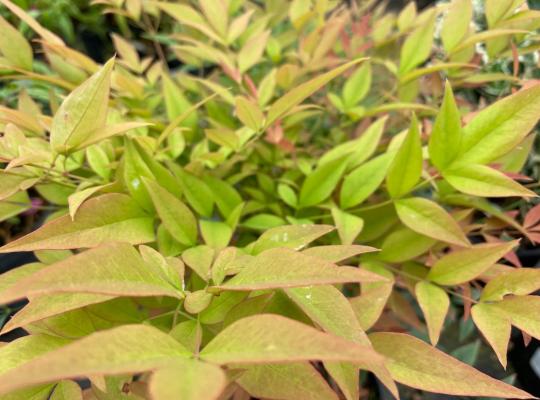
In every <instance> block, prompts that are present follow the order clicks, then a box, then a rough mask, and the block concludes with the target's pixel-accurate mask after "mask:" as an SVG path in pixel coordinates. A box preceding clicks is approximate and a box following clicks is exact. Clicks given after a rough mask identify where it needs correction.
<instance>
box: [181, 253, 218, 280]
mask: <svg viewBox="0 0 540 400" xmlns="http://www.w3.org/2000/svg"><path fill="white" fill-rule="evenodd" d="M214 255H215V251H214V249H213V248H211V247H210V246H196V247H192V248H190V249H187V250H186V251H184V252H183V253H182V260H184V262H185V263H186V265H187V266H188V267H189V268H191V269H192V270H193V271H195V272H196V273H197V275H199V276H200V277H201V278H202V279H204V280H205V281H206V280H208V278H209V277H210V276H209V275H210V267H211V266H212V262H213V261H214Z"/></svg>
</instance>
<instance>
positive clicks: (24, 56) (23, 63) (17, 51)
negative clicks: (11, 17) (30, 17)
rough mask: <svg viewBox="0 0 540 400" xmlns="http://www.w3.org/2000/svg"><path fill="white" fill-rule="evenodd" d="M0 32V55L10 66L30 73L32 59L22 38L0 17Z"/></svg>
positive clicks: (30, 50)
mask: <svg viewBox="0 0 540 400" xmlns="http://www.w3.org/2000/svg"><path fill="white" fill-rule="evenodd" d="M0 31H2V35H1V36H0V53H1V54H2V55H3V56H4V58H5V59H6V60H7V61H8V62H9V64H10V65H12V66H14V67H17V68H21V69H25V70H28V71H31V70H32V61H33V59H34V57H33V54H32V47H31V46H30V44H29V43H28V42H27V40H26V39H25V38H24V36H23V35H22V34H21V33H20V32H19V31H18V30H17V29H15V28H14V27H13V26H11V25H10V24H9V23H8V22H7V21H6V20H5V19H4V18H3V17H1V16H0Z"/></svg>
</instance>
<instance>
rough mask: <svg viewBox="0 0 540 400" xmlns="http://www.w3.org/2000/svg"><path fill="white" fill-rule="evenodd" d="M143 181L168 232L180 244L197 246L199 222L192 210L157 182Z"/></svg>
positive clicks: (144, 179)
mask: <svg viewBox="0 0 540 400" xmlns="http://www.w3.org/2000/svg"><path fill="white" fill-rule="evenodd" d="M142 179H143V182H144V185H145V186H146V188H147V189H148V193H149V194H150V197H151V198H152V202H153V203H154V206H155V207H156V210H157V213H158V215H159V218H160V219H161V221H162V222H163V225H164V226H165V228H166V229H167V231H169V233H170V234H171V235H172V237H174V238H175V239H176V240H178V241H179V242H180V243H183V244H187V245H193V244H195V242H196V239H197V220H196V219H195V216H194V215H193V213H192V212H191V211H190V209H189V208H188V207H187V206H186V205H185V204H184V203H182V202H181V201H180V200H179V199H178V198H177V197H176V196H175V195H173V194H172V193H170V192H169V191H167V189H164V188H163V187H161V186H160V185H159V184H157V183H156V182H155V181H153V180H151V179H146V178H144V177H143V178H142Z"/></svg>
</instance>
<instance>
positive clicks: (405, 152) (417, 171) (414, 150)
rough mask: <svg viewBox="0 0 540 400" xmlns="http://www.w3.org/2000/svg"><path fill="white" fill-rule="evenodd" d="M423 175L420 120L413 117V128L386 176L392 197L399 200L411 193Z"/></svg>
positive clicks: (410, 129)
mask: <svg viewBox="0 0 540 400" xmlns="http://www.w3.org/2000/svg"><path fill="white" fill-rule="evenodd" d="M421 174H422V143H421V141H420V132H419V130H418V120H417V119H416V116H413V119H412V121H411V127H410V128H409V132H408V133H407V136H406V137H405V139H404V140H403V142H402V144H401V146H400V148H399V150H398V151H397V153H396V156H395V157H394V159H393V161H392V163H391V164H390V167H389V169H388V174H387V176H386V186H387V189H388V193H390V196H392V197H394V198H397V197H401V196H403V195H405V194H407V193H409V192H410V191H411V190H412V189H413V188H414V186H415V185H416V184H417V183H418V180H419V179H420V175H421Z"/></svg>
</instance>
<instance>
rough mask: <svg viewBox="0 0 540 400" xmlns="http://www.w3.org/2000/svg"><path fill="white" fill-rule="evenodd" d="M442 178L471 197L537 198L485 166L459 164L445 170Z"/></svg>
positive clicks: (500, 173) (531, 192)
mask: <svg viewBox="0 0 540 400" xmlns="http://www.w3.org/2000/svg"><path fill="white" fill-rule="evenodd" d="M443 176H444V178H445V179H446V180H447V181H448V183H449V184H450V185H452V186H453V187H454V188H456V189H457V190H459V191H460V192H462V193H465V194H471V195H473V196H480V197H511V196H519V197H535V196H537V195H536V193H534V192H533V191H531V190H529V189H527V188H526V187H524V186H522V185H520V184H519V183H517V182H515V181H514V180H513V179H512V178H509V177H508V176H506V175H505V174H503V173H502V172H499V171H497V170H496V169H493V168H491V167H488V166H486V165H479V164H476V165H475V164H468V165H462V164H460V165H458V166H455V167H451V168H450V169H448V170H446V171H445V172H444V173H443Z"/></svg>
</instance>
